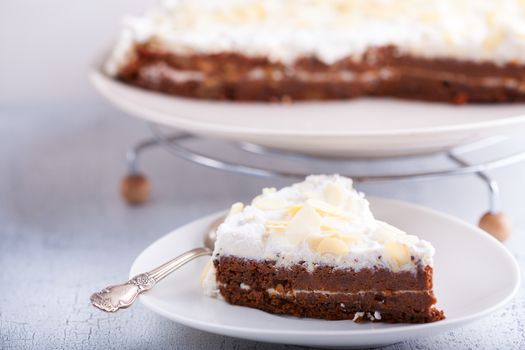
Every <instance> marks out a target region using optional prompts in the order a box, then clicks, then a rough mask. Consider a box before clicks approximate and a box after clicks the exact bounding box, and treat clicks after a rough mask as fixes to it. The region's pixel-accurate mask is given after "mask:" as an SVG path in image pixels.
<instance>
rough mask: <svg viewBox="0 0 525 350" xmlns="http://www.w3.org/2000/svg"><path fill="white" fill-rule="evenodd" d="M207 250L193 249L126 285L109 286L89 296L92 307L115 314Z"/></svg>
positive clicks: (208, 250)
mask: <svg viewBox="0 0 525 350" xmlns="http://www.w3.org/2000/svg"><path fill="white" fill-rule="evenodd" d="M211 254H212V250H211V249H209V248H195V249H192V250H190V251H187V252H186V253H183V254H181V255H179V256H177V257H176V258H174V259H171V260H170V261H167V262H165V263H164V264H162V265H160V266H159V267H156V268H154V269H153V270H151V271H149V272H144V273H141V274H139V275H137V276H135V277H133V278H132V279H130V280H129V281H127V282H126V283H123V284H117V285H114V286H109V287H106V288H104V289H102V290H101V291H100V292H98V293H94V294H93V295H91V297H90V300H91V303H92V304H93V306H96V307H98V308H99V309H100V310H103V311H106V312H115V311H117V310H119V309H123V308H126V307H128V306H131V304H133V302H134V301H135V300H136V299H137V297H138V296H139V294H141V293H143V292H145V291H148V290H150V289H151V288H153V287H154V286H155V285H156V284H157V283H158V282H159V281H161V280H162V279H163V278H164V277H166V276H167V275H169V274H170V273H172V272H173V271H175V270H177V269H178V268H179V267H181V266H182V265H184V264H186V263H187V262H189V261H191V260H193V259H195V258H198V257H200V256H204V255H211Z"/></svg>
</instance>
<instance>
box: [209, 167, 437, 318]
mask: <svg viewBox="0 0 525 350" xmlns="http://www.w3.org/2000/svg"><path fill="white" fill-rule="evenodd" d="M433 255H434V248H433V247H432V245H431V244H430V243H429V242H426V241H424V240H421V239H419V238H418V237H416V236H413V235H408V234H406V233H405V232H403V231H401V230H399V229H397V228H395V227H393V226H390V225H389V224H387V223H384V222H381V221H379V220H376V219H375V218H374V216H373V215H372V213H371V211H370V209H369V204H368V201H367V200H366V199H365V198H364V196H363V194H361V193H358V192H356V191H355V190H354V189H353V188H352V180H350V179H348V178H345V177H341V176H338V175H333V176H309V177H307V178H306V180H305V181H304V182H301V183H297V184H295V185H293V186H290V187H285V188H283V189H281V190H279V191H277V190H276V189H274V188H267V189H264V190H263V193H262V194H261V195H260V196H258V197H256V198H255V199H254V200H253V202H252V204H251V205H249V206H246V207H244V206H243V205H242V204H240V203H237V204H235V205H233V206H232V209H231V211H230V213H229V214H228V217H227V218H226V219H225V221H224V223H223V224H222V225H221V226H220V227H219V228H218V230H217V241H216V244H215V250H214V252H213V256H212V263H211V264H209V265H208V269H207V270H205V272H204V275H203V286H204V289H205V292H206V294H208V295H210V296H217V297H222V298H224V299H225V300H226V301H227V302H229V303H231V304H235V305H242V306H248V307H253V308H257V309H261V310H264V311H267V312H270V313H276V314H287V315H293V316H298V317H313V318H321V319H327V320H341V319H349V320H354V321H361V320H371V321H381V322H413V323H421V322H432V321H437V320H441V319H443V318H444V314H443V312H442V311H440V310H438V309H437V308H436V307H435V306H434V304H435V303H436V298H435V297H434V293H433V291H432V257H433Z"/></svg>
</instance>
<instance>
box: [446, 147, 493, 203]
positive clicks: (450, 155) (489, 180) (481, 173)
mask: <svg viewBox="0 0 525 350" xmlns="http://www.w3.org/2000/svg"><path fill="white" fill-rule="evenodd" d="M447 156H448V158H449V159H450V160H452V161H453V162H455V163H456V164H458V165H461V166H464V167H466V166H470V164H469V163H468V162H466V161H464V160H463V159H461V158H459V157H458V156H457V155H455V154H454V153H452V152H448V153H447ZM475 174H476V176H477V177H478V178H479V179H481V180H482V181H483V182H484V183H485V184H486V185H487V188H488V194H489V212H490V213H497V212H499V210H500V200H499V194H500V192H499V186H498V183H497V182H496V180H494V179H492V178H491V177H490V176H489V175H488V174H487V173H486V172H485V171H483V170H480V171H476V172H475Z"/></svg>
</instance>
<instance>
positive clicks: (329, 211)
mask: <svg viewBox="0 0 525 350" xmlns="http://www.w3.org/2000/svg"><path fill="white" fill-rule="evenodd" d="M307 203H308V204H309V205H311V206H312V207H314V208H315V209H316V210H317V211H319V212H320V213H321V214H325V215H331V216H337V217H341V218H344V219H346V220H348V221H351V220H353V219H354V218H355V217H354V216H353V215H352V214H350V213H347V212H345V211H343V210H341V209H339V208H337V207H335V206H333V205H331V204H328V203H326V202H323V201H320V200H317V199H309V200H308V201H307Z"/></svg>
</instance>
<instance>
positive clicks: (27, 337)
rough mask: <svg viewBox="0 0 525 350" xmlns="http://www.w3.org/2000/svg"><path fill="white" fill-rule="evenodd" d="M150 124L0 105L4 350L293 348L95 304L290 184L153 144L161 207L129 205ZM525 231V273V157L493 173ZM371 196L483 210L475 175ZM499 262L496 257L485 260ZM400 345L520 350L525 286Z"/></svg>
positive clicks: (104, 114)
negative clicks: (126, 184) (239, 209)
mask: <svg viewBox="0 0 525 350" xmlns="http://www.w3.org/2000/svg"><path fill="white" fill-rule="evenodd" d="M147 135H148V130H147V128H146V127H145V124H144V123H142V122H140V121H136V120H133V119H130V118H128V117H126V116H125V115H123V114H122V113H120V112H117V111H115V110H114V109H112V108H111V107H109V106H107V105H106V104H104V103H102V102H101V103H100V106H93V105H89V106H86V105H80V106H37V107H31V108H30V107H20V108H15V107H13V108H6V107H4V108H1V107H0V267H1V269H0V348H2V349H15V348H16V349H18V348H45V349H49V348H57V349H58V348H63V349H73V348H115V349H124V348H141V349H142V348H156V349H167V348H181V349H182V348H184V349H231V348H257V349H279V348H282V349H284V348H295V347H290V346H275V345H269V344H263V343H255V342H250V341H244V340H238V339H233V338H228V337H222V336H218V335H212V334H207V333H203V332H200V331H197V330H193V329H190V328H187V327H184V326H181V325H177V324H175V323H173V322H171V321H168V320H165V319H163V318H161V317H160V316H157V315H155V314H153V313H151V312H149V311H148V310H146V309H145V308H144V307H142V306H141V305H140V304H138V305H136V306H134V307H133V308H131V309H129V310H126V311H123V312H120V313H118V314H114V315H108V314H104V313H102V312H99V311H98V310H95V309H94V308H92V307H91V306H90V305H89V301H88V297H89V295H90V293H91V292H92V291H94V290H96V289H97V288H100V287H103V286H105V285H107V284H109V283H111V282H115V281H121V280H123V279H124V278H125V277H126V276H127V273H128V269H129V267H130V264H131V262H132V261H133V259H134V258H135V257H136V256H137V255H138V254H139V253H140V252H141V251H142V249H143V248H144V247H146V246H147V245H148V244H149V243H151V242H152V241H154V240H155V239H157V238H159V237H160V236H162V235H164V234H165V233H167V232H169V231H170V230H172V229H173V228H175V227H177V226H179V225H181V224H183V223H185V222H188V221H190V220H193V219H195V218H198V217H200V216H202V215H204V214H207V213H210V212H213V211H216V210H220V209H224V208H225V207H227V206H228V205H229V204H230V203H231V202H233V201H237V200H248V199H249V198H250V197H252V196H253V195H254V194H256V193H257V192H258V191H259V190H260V188H261V187H263V186H269V185H273V186H281V185H285V184H286V183H287V182H286V181H283V180H269V179H257V178H250V177H246V176H241V175H232V174H225V173H221V172H218V171H214V170H210V169H205V168H202V167H199V166H196V165H192V164H189V163H187V162H185V161H182V160H178V159H175V158H173V157H172V156H171V155H169V154H167V153H165V152H163V151H160V150H158V151H151V152H150V153H149V154H148V155H146V156H145V157H144V159H143V161H142V163H141V166H142V168H143V169H144V170H145V171H146V172H147V173H148V175H149V177H150V179H151V181H152V184H153V186H154V188H153V199H152V201H151V202H150V203H149V204H148V205H146V206H143V207H139V208H131V207H128V206H126V205H125V204H124V203H123V202H122V201H121V199H120V197H119V195H118V193H117V188H118V184H119V181H120V178H121V176H122V175H123V174H124V172H125V166H124V162H123V154H124V152H125V150H126V148H127V147H128V146H130V145H131V144H133V143H134V142H135V141H136V140H138V139H140V138H142V137H144V136H147ZM493 174H494V176H495V178H496V179H498V180H499V181H500V184H501V187H502V191H503V196H502V202H503V207H504V209H505V210H506V211H507V212H508V213H509V214H510V215H511V216H513V218H514V221H515V227H516V231H515V233H514V235H513V237H512V238H511V239H510V240H509V241H508V242H507V245H508V247H509V249H510V250H511V251H512V252H513V253H514V254H515V256H516V257H517V258H518V260H519V262H520V264H521V267H522V268H525V255H524V250H525V232H523V231H524V229H525V217H524V216H523V211H524V209H525V205H524V200H523V198H525V186H524V184H523V179H525V165H518V166H514V167H512V168H508V169H502V170H497V171H495V172H493ZM360 188H361V189H362V190H364V191H366V192H367V193H369V194H372V195H382V196H385V197H391V198H398V199H403V200H408V201H412V202H416V203H420V204H424V205H427V206H430V207H433V208H436V209H439V210H442V211H445V212H448V213H451V214H453V215H456V216H459V217H461V218H463V219H465V220H467V221H471V222H475V221H476V220H477V218H478V217H479V215H480V214H481V213H482V212H483V211H484V210H485V209H486V204H485V203H486V199H485V196H486V193H485V188H484V187H483V186H482V185H481V184H480V183H479V182H477V181H476V180H474V179H473V178H470V177H467V178H449V179H446V180H440V181H435V182H432V183H428V182H417V183H404V184H396V185H393V184H382V185H366V186H365V185H363V186H361V187H360ZM487 258H488V259H490V257H487ZM390 348H391V349H426V348H431V349H443V348H461V349H463V348H464V349H495V348H505V349H511V348H515V349H518V348H521V349H524V348H525V293H524V291H523V288H522V290H521V291H520V293H519V296H518V298H517V299H516V300H515V301H514V302H513V303H512V304H510V305H509V306H507V307H506V308H505V309H503V310H501V311H499V312H497V313H495V314H494V315H491V316H490V317H487V318H485V319H483V320H481V321H479V322H477V323H475V324H472V325H470V326H468V327H464V328H462V329H457V330H455V331H452V332H448V333H445V334H442V335H439V336H436V337H431V338H423V339H417V340H411V341H407V342H404V343H400V344H396V345H393V346H391V347H390Z"/></svg>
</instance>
